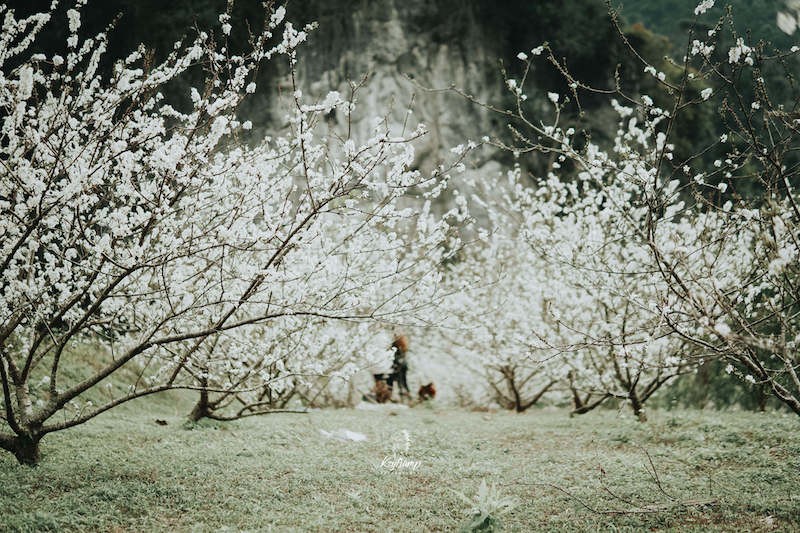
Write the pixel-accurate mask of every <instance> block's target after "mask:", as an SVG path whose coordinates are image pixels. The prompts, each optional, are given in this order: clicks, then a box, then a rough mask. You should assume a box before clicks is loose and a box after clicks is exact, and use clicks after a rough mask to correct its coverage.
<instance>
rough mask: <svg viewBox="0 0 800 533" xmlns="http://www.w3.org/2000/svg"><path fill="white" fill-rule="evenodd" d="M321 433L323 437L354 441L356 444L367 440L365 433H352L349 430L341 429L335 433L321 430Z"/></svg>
mask: <svg viewBox="0 0 800 533" xmlns="http://www.w3.org/2000/svg"><path fill="white" fill-rule="evenodd" d="M319 432H320V433H321V434H322V436H323V437H326V438H328V439H336V440H341V441H348V440H351V441H354V442H361V441H365V440H367V436H366V435H364V434H363V433H358V432H356V431H350V430H349V429H344V428H340V429H337V430H334V431H325V430H324V429H320V430H319Z"/></svg>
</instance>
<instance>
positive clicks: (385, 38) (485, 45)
mask: <svg viewBox="0 0 800 533" xmlns="http://www.w3.org/2000/svg"><path fill="white" fill-rule="evenodd" d="M430 9H431V8H430V7H429V6H428V3H427V2H424V1H420V0H406V1H403V0H374V1H369V2H366V1H365V2H353V3H348V6H347V8H339V10H338V13H334V14H328V15H327V16H325V14H324V13H323V14H322V15H323V17H322V20H320V26H319V28H318V29H316V30H314V32H312V33H311V35H310V37H309V40H308V43H307V44H306V46H304V47H303V48H302V49H301V50H299V58H300V61H299V71H298V78H299V84H300V86H301V88H302V90H303V92H304V94H306V95H307V96H309V97H312V98H315V99H319V100H322V99H324V97H325V95H326V94H327V93H328V92H330V91H339V92H340V93H341V94H342V95H343V96H345V97H346V96H348V95H349V94H350V93H351V90H352V87H353V86H354V85H358V84H359V83H360V82H361V81H362V80H363V81H364V85H363V87H362V88H361V89H360V90H358V92H357V96H356V103H357V109H356V112H355V114H354V115H353V116H352V118H351V119H350V123H349V124H348V117H344V116H341V115H342V114H341V113H339V114H338V115H335V116H331V117H330V120H328V121H327V122H326V124H325V125H324V127H327V128H333V129H334V130H336V132H337V133H339V134H341V133H342V132H346V131H350V132H351V133H352V134H353V135H354V137H355V138H356V139H365V138H367V137H369V136H370V134H371V132H372V130H373V128H374V125H375V121H376V120H375V119H376V118H378V117H380V118H384V119H386V120H387V121H388V123H389V124H390V125H391V126H392V129H393V132H394V133H397V134H400V133H402V132H403V131H405V132H406V133H408V132H410V131H413V130H414V129H415V128H416V126H417V125H418V124H419V123H423V124H424V125H425V126H426V128H427V130H428V133H427V135H425V136H424V137H423V138H421V139H420V140H419V141H417V142H416V143H415V149H416V154H417V155H416V161H415V164H414V166H415V167H416V168H418V169H419V170H420V171H422V172H424V173H427V172H430V171H432V170H433V169H434V168H435V166H436V165H437V164H438V163H440V162H442V159H443V158H444V157H446V155H447V154H449V150H450V149H451V148H452V147H454V146H456V145H458V144H461V143H464V142H466V141H467V140H469V139H472V140H477V139H479V138H480V137H481V136H483V135H487V134H491V133H492V131H493V130H496V129H497V128H498V127H501V121H500V120H498V117H496V116H493V115H492V114H491V113H489V112H488V111H487V110H485V109H483V108H481V107H480V106H478V105H475V104H473V103H470V102H468V101H467V100H466V99H465V98H464V97H462V96H460V95H458V94H456V93H454V92H452V91H450V90H449V89H450V88H451V87H457V88H459V89H461V90H463V91H465V92H466V93H468V94H470V95H473V96H474V97H475V98H477V99H478V100H480V101H484V102H496V101H497V100H498V98H499V96H500V95H501V92H502V89H503V83H502V76H501V73H500V65H499V62H498V59H497V57H498V53H497V52H496V51H495V50H493V49H492V46H491V43H490V42H487V40H486V39H484V38H483V37H482V34H481V28H480V24H479V23H478V21H471V20H466V21H463V20H462V21H460V22H459V23H458V24H457V27H458V28H463V29H464V31H461V32H460V33H459V35H442V33H441V32H442V31H448V32H452V31H454V30H453V29H452V26H453V25H452V24H450V23H449V22H445V23H443V24H442V26H447V28H446V29H445V28H437V26H436V24H432V23H431V20H430V19H426V18H425V17H426V13H427V11H426V10H430ZM335 15H336V16H335ZM337 16H338V18H337ZM420 22H422V24H420ZM423 26H424V28H423ZM281 85H282V87H281V89H282V90H281V91H280V93H281V94H283V97H282V98H281V99H279V100H278V101H277V102H273V104H272V105H275V106H276V107H277V108H280V106H282V105H286V104H287V101H286V98H288V97H289V96H290V95H291V91H290V90H288V89H289V87H290V85H291V84H290V83H289V80H288V79H283V80H281ZM276 112H277V110H276Z"/></svg>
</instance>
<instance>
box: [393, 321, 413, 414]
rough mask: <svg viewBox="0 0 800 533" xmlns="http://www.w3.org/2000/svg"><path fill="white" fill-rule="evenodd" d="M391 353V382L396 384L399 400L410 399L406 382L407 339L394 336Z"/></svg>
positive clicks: (402, 336) (401, 336)
mask: <svg viewBox="0 0 800 533" xmlns="http://www.w3.org/2000/svg"><path fill="white" fill-rule="evenodd" d="M392 351H393V352H394V361H393V362H392V377H393V378H394V379H393V381H394V382H395V383H397V388H398V389H399V391H400V399H406V400H407V399H410V398H411V395H410V394H409V391H408V381H407V380H406V376H407V374H408V358H407V355H408V337H406V336H405V335H395V336H394V341H393V342H392Z"/></svg>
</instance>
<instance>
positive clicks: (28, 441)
mask: <svg viewBox="0 0 800 533" xmlns="http://www.w3.org/2000/svg"><path fill="white" fill-rule="evenodd" d="M41 440H42V436H41V435H16V436H13V437H11V436H4V435H0V448H2V449H4V450H6V451H9V452H11V453H13V454H14V457H16V458H17V461H19V464H22V465H26V466H36V465H37V464H39V460H40V459H41V454H40V453H39V441H41Z"/></svg>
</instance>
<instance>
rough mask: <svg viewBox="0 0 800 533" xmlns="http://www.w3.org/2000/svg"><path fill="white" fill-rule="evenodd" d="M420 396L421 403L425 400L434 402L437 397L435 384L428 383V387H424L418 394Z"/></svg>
mask: <svg viewBox="0 0 800 533" xmlns="http://www.w3.org/2000/svg"><path fill="white" fill-rule="evenodd" d="M417 395H418V396H419V401H421V402H424V401H425V400H432V399H434V398H435V397H436V387H434V385H433V382H430V383H428V384H427V385H422V386H421V387H420V388H419V391H418V392H417Z"/></svg>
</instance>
